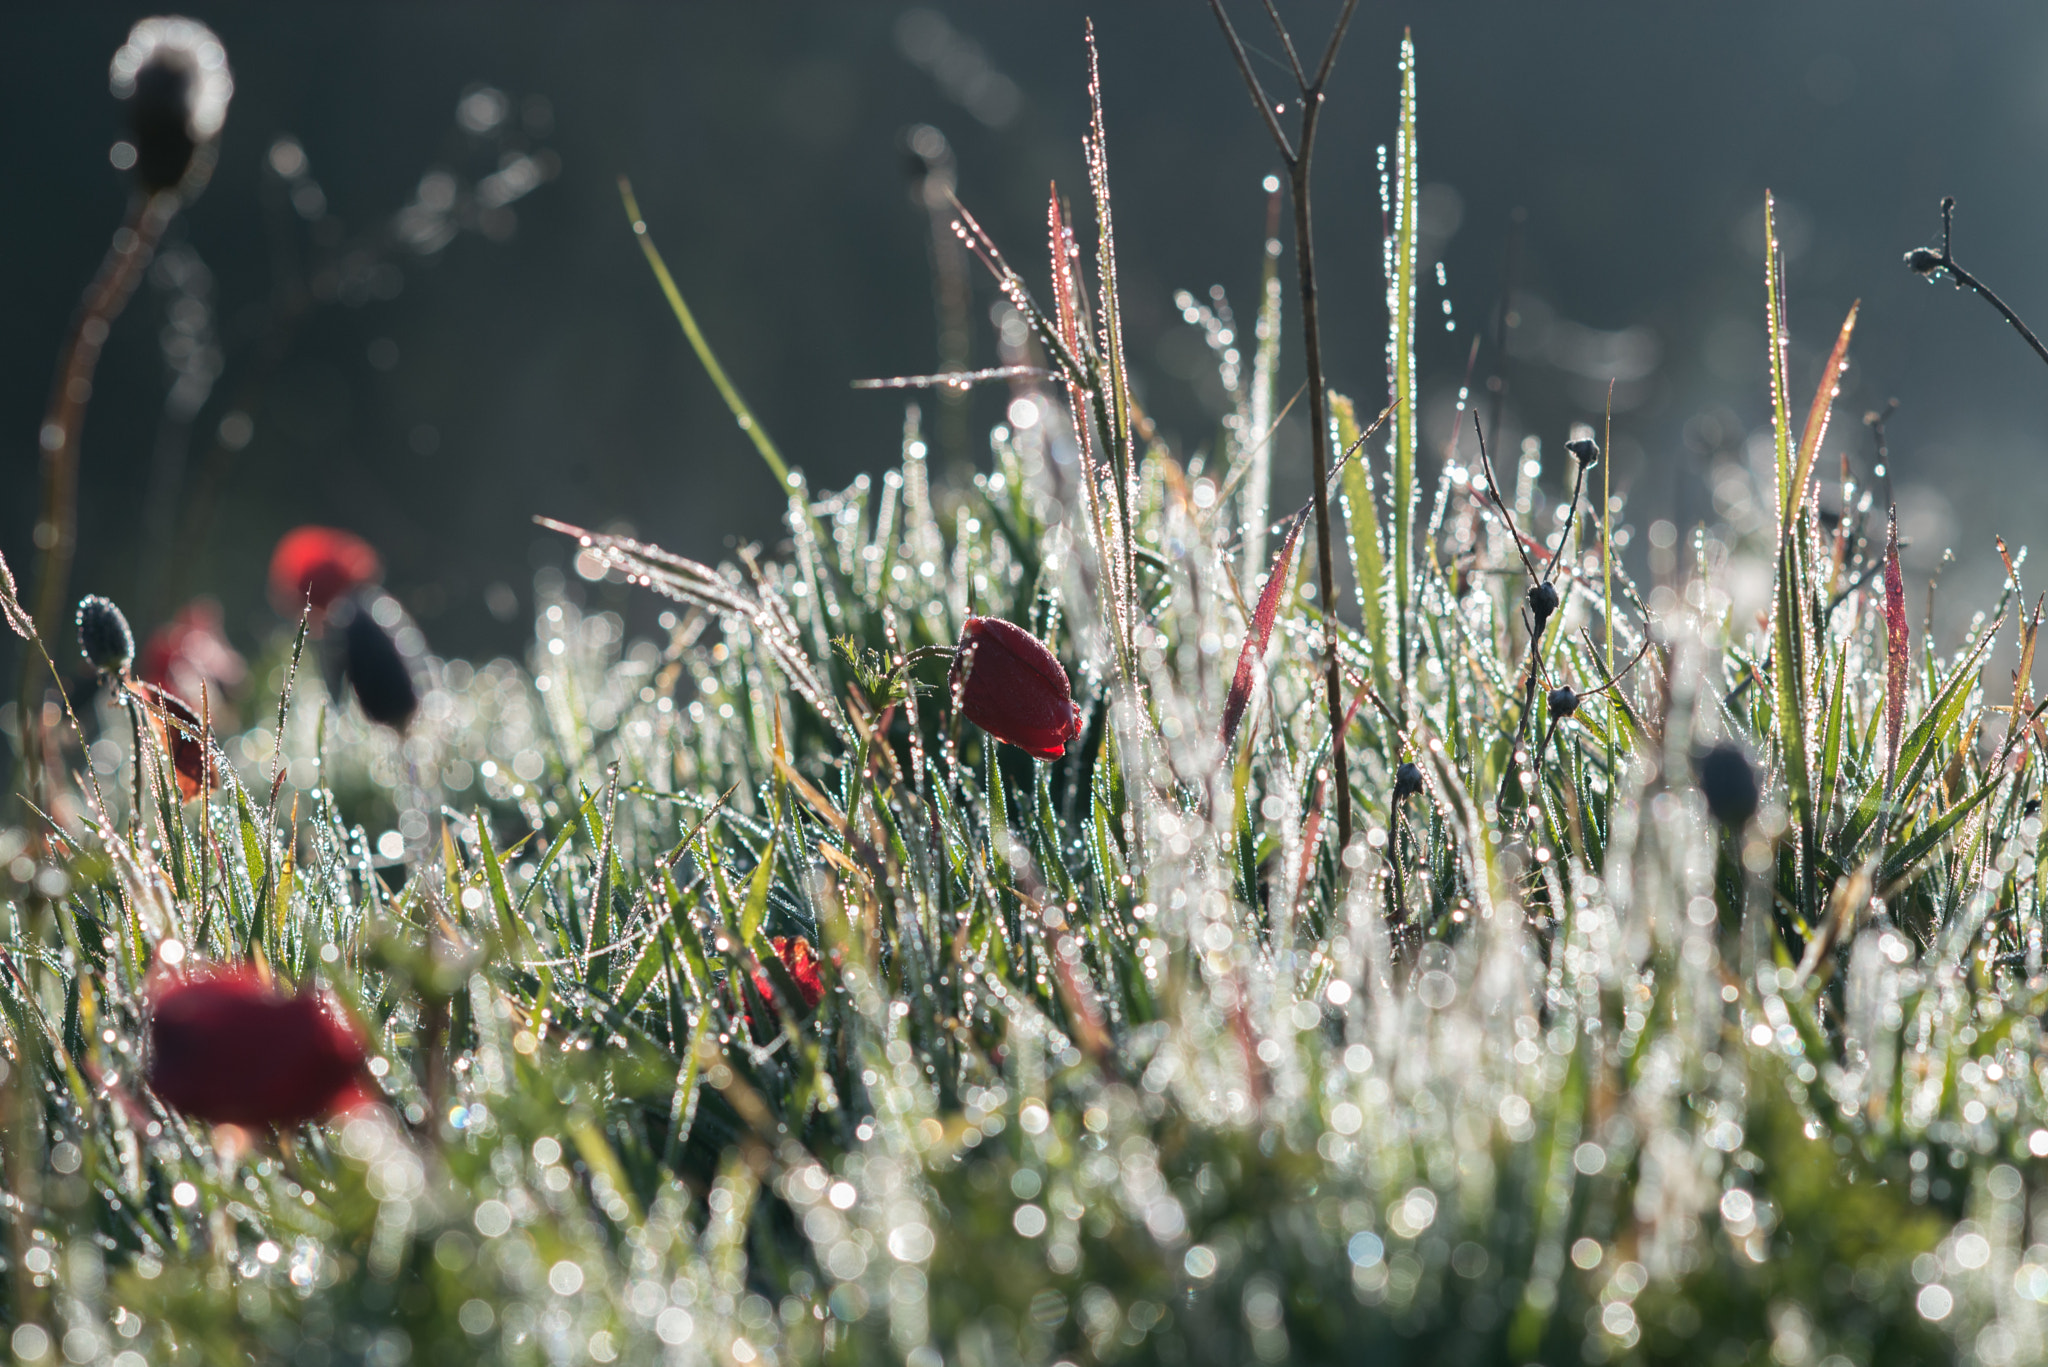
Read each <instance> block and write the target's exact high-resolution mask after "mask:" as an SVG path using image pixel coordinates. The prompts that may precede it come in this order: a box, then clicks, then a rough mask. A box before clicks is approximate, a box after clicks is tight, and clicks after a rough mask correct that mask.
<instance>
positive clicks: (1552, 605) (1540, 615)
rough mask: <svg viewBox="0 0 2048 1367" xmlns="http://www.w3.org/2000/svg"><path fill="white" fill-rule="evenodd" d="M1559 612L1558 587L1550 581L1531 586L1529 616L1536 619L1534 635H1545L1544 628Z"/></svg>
mask: <svg viewBox="0 0 2048 1367" xmlns="http://www.w3.org/2000/svg"><path fill="white" fill-rule="evenodd" d="M1556 611H1557V585H1555V584H1553V583H1551V582H1550V581H1549V580H1548V579H1545V580H1542V581H1540V582H1538V583H1535V584H1531V585H1530V586H1529V615H1530V616H1531V617H1533V618H1535V619H1536V625H1535V626H1534V627H1533V628H1532V633H1533V634H1534V635H1537V636H1541V635H1542V634H1543V628H1544V626H1545V625H1547V624H1548V623H1549V621H1550V615H1551V614H1552V613H1554V612H1556Z"/></svg>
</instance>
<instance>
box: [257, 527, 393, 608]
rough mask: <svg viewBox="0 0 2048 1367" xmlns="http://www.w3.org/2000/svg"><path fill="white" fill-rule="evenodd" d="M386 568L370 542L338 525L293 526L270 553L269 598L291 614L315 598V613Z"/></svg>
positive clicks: (312, 601)
mask: <svg viewBox="0 0 2048 1367" xmlns="http://www.w3.org/2000/svg"><path fill="white" fill-rule="evenodd" d="M383 572H384V566H383V564H382V563H381V562H380V561H379V560H378V559H377V552H376V551H375V550H373V549H371V547H370V543H369V542H367V541H365V540H363V539H362V538H361V537H359V536H357V535H356V534H355V533H354V532H344V531H341V530H339V529H338V528H334V527H294V528H293V529H292V530H291V531H289V532H286V533H285V534H284V538H283V539H282V540H281V541H279V542H278V543H277V549H276V550H275V551H273V552H272V553H271V556H270V601H271V603H272V604H273V605H274V606H275V607H276V608H277V610H278V611H279V612H280V613H282V614H284V615H285V616H287V617H296V616H298V615H299V608H300V606H301V605H302V604H305V603H307V602H311V603H312V605H313V610H314V611H315V612H324V611H326V610H327V606H328V605H329V604H330V603H332V602H333V601H334V600H335V599H337V598H339V597H340V596H341V595H342V594H344V593H347V592H348V591H349V590H350V589H353V588H355V587H357V586H358V585H361V584H367V583H369V582H370V581H371V580H374V579H376V578H377V577H378V576H379V575H381V574H382V573H383Z"/></svg>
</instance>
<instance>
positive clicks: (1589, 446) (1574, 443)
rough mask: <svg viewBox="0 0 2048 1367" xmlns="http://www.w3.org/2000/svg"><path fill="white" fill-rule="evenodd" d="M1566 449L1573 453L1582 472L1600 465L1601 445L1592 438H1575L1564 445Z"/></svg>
mask: <svg viewBox="0 0 2048 1367" xmlns="http://www.w3.org/2000/svg"><path fill="white" fill-rule="evenodd" d="M1564 449H1565V450H1567V451H1569V452H1571V453H1572V458H1573V459H1574V460H1576V461H1578V463H1579V468H1580V469H1581V470H1590V469H1592V468H1593V467H1594V466H1596V465H1598V464H1599V463H1600V443H1599V442H1597V441H1594V440H1593V439H1592V438H1591V437H1577V438H1574V439H1573V440H1571V441H1568V442H1566V443H1565V444H1564Z"/></svg>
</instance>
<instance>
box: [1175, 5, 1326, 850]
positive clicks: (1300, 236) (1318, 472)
mask: <svg viewBox="0 0 2048 1367" xmlns="http://www.w3.org/2000/svg"><path fill="white" fill-rule="evenodd" d="M1209 9H1210V12H1211V13H1213V14H1214V15H1215V16H1216V22H1217V24H1218V25H1219V26H1220V27H1221V28H1222V30H1223V36H1224V39H1225V41H1226V42H1228V44H1229V46H1230V51H1231V55H1232V56H1233V57H1234V58H1236V60H1237V69H1238V72H1239V74H1240V75H1242V76H1243V77H1244V81H1245V86H1246V89H1247V90H1249V91H1250V93H1251V96H1252V99H1253V101H1254V102H1255V103H1256V104H1257V105H1258V106H1259V115H1260V117H1261V118H1263V119H1264V120H1265V123H1266V131H1267V132H1268V133H1269V134H1271V135H1272V138H1273V143H1274V146H1275V147H1277V148H1278V149H1279V151H1280V156H1281V159H1282V160H1283V161H1284V162H1285V163H1286V165H1287V173H1288V180H1289V182H1290V188H1291V190H1292V198H1293V201H1294V260H1295V271H1296V277H1297V280H1298V282H1299V287H1300V294H1301V332H1302V355H1303V360H1304V362H1305V363H1306V368H1307V371H1308V406H1309V412H1308V419H1309V450H1310V452H1311V453H1312V455H1313V457H1314V478H1315V486H1314V488H1315V499H1314V503H1315V514H1316V549H1317V578H1318V585H1319V588H1320V590H1321V595H1322V602H1323V604H1324V606H1325V610H1329V611H1334V609H1335V607H1336V602H1337V575H1336V569H1335V562H1334V559H1333V553H1332V548H1331V544H1330V499H1329V492H1328V484H1329V469H1330V452H1329V446H1330V437H1329V429H1330V420H1329V391H1328V388H1327V386H1326V385H1325V384H1324V381H1323V346H1322V334H1321V330H1320V327H1319V323H1318V314H1317V299H1316V269H1315V245H1314V237H1313V234H1312V232H1311V228H1310V215H1309V206H1310V200H1309V169H1310V164H1311V158H1312V157H1313V156H1314V154H1315V140H1316V126H1317V121H1318V119H1319V118H1320V116H1321V114H1322V108H1323V87H1324V85H1325V84H1326V83H1327V82H1328V80H1329V77H1330V72H1331V70H1332V68H1333V67H1334V66H1335V65H1336V61H1337V50H1338V48H1339V47H1341V46H1342V45H1343V42H1344V34H1345V32H1346V31H1347V30H1348V29H1349V28H1350V26H1351V17H1352V15H1353V14H1354V13H1355V12H1356V11H1357V9H1358V0H1345V5H1344V8H1343V10H1342V11H1341V12H1340V13H1339V14H1338V16H1337V22H1336V24H1335V26H1334V27H1333V28H1332V30H1331V32H1330V40H1329V43H1328V44H1327V45H1326V46H1325V47H1324V49H1323V57H1322V61H1321V62H1320V63H1319V64H1318V65H1317V67H1316V74H1315V76H1314V78H1313V79H1305V78H1304V74H1303V68H1302V65H1301V61H1300V59H1299V57H1298V56H1297V54H1296V52H1295V47H1294V39H1293V37H1292V35H1290V34H1289V33H1288V31H1287V26H1286V24H1285V23H1283V22H1282V21H1281V19H1280V14H1279V11H1278V10H1276V9H1275V8H1274V7H1273V5H1272V4H1271V0H1266V5H1265V9H1266V14H1267V16H1268V17H1269V18H1270V19H1271V20H1272V22H1273V26H1274V27H1275V28H1276V29H1277V30H1279V33H1280V38H1281V42H1282V44H1283V45H1284V46H1285V47H1286V49H1287V58H1288V61H1289V63H1290V64H1291V65H1292V67H1293V71H1294V77H1295V82H1296V84H1297V86H1298V87H1299V93H1300V104H1301V128H1300V139H1299V142H1298V143H1296V142H1289V141H1288V138H1287V133H1286V130H1285V129H1283V128H1282V127H1281V126H1280V119H1279V111H1278V110H1276V109H1275V108H1274V106H1273V104H1272V102H1271V101H1270V100H1268V99H1267V98H1266V92H1265V88H1264V87H1263V86H1262V85H1260V84H1259V79H1258V77H1257V76H1256V75H1255V74H1253V72H1252V65H1251V57H1250V55H1249V54H1248V53H1247V52H1246V51H1245V46H1244V43H1243V41H1242V40H1241V39H1240V38H1239V37H1238V36H1237V29H1236V27H1235V26H1234V25H1233V24H1232V23H1231V22H1230V15H1229V13H1228V12H1227V11H1226V10H1225V9H1224V8H1223V0H1209ZM1323 643H1324V692H1325V693H1326V695H1327V699H1328V702H1329V714H1330V767H1331V772H1332V773H1333V774H1334V775H1335V776H1336V779H1337V847H1338V848H1339V849H1340V850H1341V849H1344V848H1345V847H1347V846H1349V845H1350V843H1351V776H1350V765H1349V763H1348V762H1347V760H1346V758H1345V754H1344V731H1345V722H1344V698H1343V688H1342V682H1343V680H1342V676H1341V673H1340V671H1339V669H1338V664H1337V634H1336V632H1335V631H1334V630H1328V631H1325V632H1324V633H1323Z"/></svg>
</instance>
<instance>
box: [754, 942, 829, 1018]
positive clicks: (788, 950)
mask: <svg viewBox="0 0 2048 1367" xmlns="http://www.w3.org/2000/svg"><path fill="white" fill-rule="evenodd" d="M769 943H770V944H772V945H774V946H775V957H776V958H778V959H780V960H782V966H783V967H784V968H787V969H788V970H789V976H790V977H792V978H795V979H796V986H797V990H798V991H799V992H802V993H803V994H804V1010H806V1011H808V1010H810V1009H811V1008H813V1007H815V1006H816V1005H817V1004H818V1003H819V1002H821V1001H823V1000H824V999H825V980H824V979H823V978H821V977H819V976H818V956H817V953H816V952H815V951H813V950H812V948H811V942H810V941H809V940H808V939H806V938H804V937H803V936H801V935H799V936H797V937H796V938H795V939H794V940H792V939H790V938H788V937H787V936H783V935H777V936H776V937H775V938H774V939H772V940H770V941H769ZM754 989H755V990H756V991H758V992H759V993H760V994H761V996H762V997H763V998H764V999H765V1000H767V1001H768V1002H770V1003H773V1002H774V1000H775V993H774V989H773V986H772V984H771V983H770V982H769V979H768V970H767V969H765V968H757V969H755V970H754Z"/></svg>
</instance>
